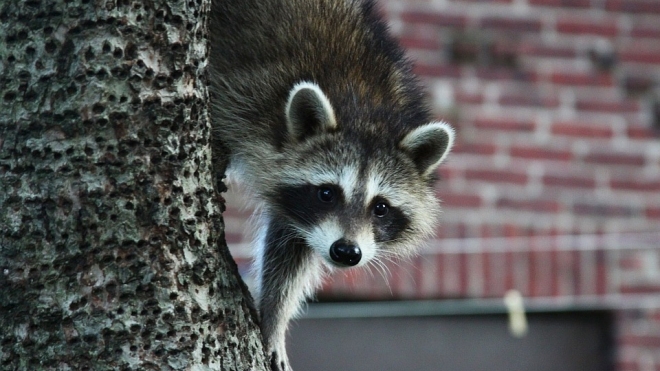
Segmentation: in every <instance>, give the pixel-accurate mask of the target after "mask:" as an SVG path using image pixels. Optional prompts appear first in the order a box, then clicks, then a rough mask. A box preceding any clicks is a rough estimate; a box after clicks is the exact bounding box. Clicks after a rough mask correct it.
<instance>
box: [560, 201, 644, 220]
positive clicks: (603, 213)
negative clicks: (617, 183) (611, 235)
mask: <svg viewBox="0 0 660 371" xmlns="http://www.w3.org/2000/svg"><path fill="white" fill-rule="evenodd" d="M573 212H574V213H575V214H578V215H593V216H598V217H603V218H607V217H624V218H627V217H631V216H634V215H636V214H638V211H637V210H635V209H633V208H632V207H628V206H615V205H604V204H592V203H589V204H586V203H576V204H575V205H573Z"/></svg>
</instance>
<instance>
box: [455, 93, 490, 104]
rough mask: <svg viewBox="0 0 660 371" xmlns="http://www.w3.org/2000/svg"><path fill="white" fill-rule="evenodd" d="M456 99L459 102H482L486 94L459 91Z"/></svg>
mask: <svg viewBox="0 0 660 371" xmlns="http://www.w3.org/2000/svg"><path fill="white" fill-rule="evenodd" d="M454 99H455V100H456V102H457V103H459V104H482V103H483V102H484V96H483V95H482V94H481V93H480V92H477V93H467V92H461V91H459V92H457V93H456V95H455V96H454Z"/></svg>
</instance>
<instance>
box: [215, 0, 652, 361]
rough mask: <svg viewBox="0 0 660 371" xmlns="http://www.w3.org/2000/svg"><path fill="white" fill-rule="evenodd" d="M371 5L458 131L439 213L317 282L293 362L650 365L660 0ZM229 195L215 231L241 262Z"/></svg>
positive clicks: (238, 222) (243, 242) (449, 0)
mask: <svg viewBox="0 0 660 371" xmlns="http://www.w3.org/2000/svg"><path fill="white" fill-rule="evenodd" d="M381 7H382V9H383V13H384V14H385V15H386V17H387V18H388V21H389V23H390V25H391V28H392V30H393V32H394V33H395V34H396V36H397V37H398V38H399V39H400V41H401V43H402V44H403V46H404V47H405V48H406V49H407V51H408V55H409V57H410V58H411V59H413V60H414V62H415V71H416V73H417V74H419V76H420V78H421V80H422V82H423V83H424V85H425V86H426V87H427V90H428V92H429V97H430V99H431V101H432V103H433V107H434V112H435V113H436V114H437V117H438V118H441V119H444V120H446V121H449V122H450V123H452V124H453V125H454V126H455V127H456V128H457V133H458V144H457V146H456V148H455V150H454V151H453V154H452V155H451V156H450V157H449V160H448V162H447V163H446V164H444V165H443V166H441V169H440V178H441V180H440V182H439V183H438V187H437V192H438V195H439V197H440V198H441V199H442V200H443V205H444V213H443V215H442V219H441V225H440V227H439V229H438V231H437V232H438V233H437V238H436V239H434V240H433V241H431V242H430V243H429V244H428V246H427V247H426V248H425V249H424V250H423V251H422V254H421V255H420V256H419V257H416V258H413V259H411V260H409V261H404V262H401V263H400V264H397V265H394V264H389V265H388V270H389V272H387V274H385V276H386V277H387V279H384V278H383V275H381V273H380V272H378V271H357V270H356V271H351V272H350V273H339V274H336V275H335V276H334V277H333V278H332V280H330V281H328V282H327V283H326V285H325V286H324V288H323V289H322V291H321V292H320V293H319V294H318V303H312V304H310V305H309V308H308V310H307V312H306V315H305V316H303V318H302V319H299V320H298V321H297V322H296V323H294V324H293V326H292V329H291V334H290V340H289V347H290V352H291V357H292V363H293V367H294V369H297V370H312V369H313V370H326V369H327V370H446V371H460V370H472V371H475V370H477V371H478V370H489V371H495V370H534V371H539V370H561V371H566V370H581V371H586V370H612V371H658V370H660V1H659V0H491V1H487V0H427V1H422V0H416V1H415V0H409V1H401V0H381ZM235 197H236V196H235V195H234V194H232V193H230V194H229V196H228V197H227V206H228V211H227V212H226V213H225V222H226V226H227V231H226V236H227V240H228V242H229V244H230V247H231V248H232V252H233V253H234V256H235V257H236V259H237V262H238V264H239V267H240V269H241V271H242V272H247V271H248V265H249V254H250V249H249V242H250V235H249V234H248V233H247V232H246V229H245V225H246V224H245V221H246V219H247V217H248V216H249V214H250V213H249V211H248V210H240V209H237V207H239V205H240V201H237V200H236V198H235ZM512 289H513V290H518V291H519V292H520V293H521V294H522V295H523V298H524V304H525V308H526V313H527V320H528V323H529V327H528V329H527V331H526V332H524V331H523V332H519V333H518V334H517V336H513V335H514V334H512V333H511V331H509V329H508V326H509V325H508V319H507V318H508V317H507V306H506V305H505V304H504V301H503V297H504V295H505V293H506V292H507V291H508V290H512Z"/></svg>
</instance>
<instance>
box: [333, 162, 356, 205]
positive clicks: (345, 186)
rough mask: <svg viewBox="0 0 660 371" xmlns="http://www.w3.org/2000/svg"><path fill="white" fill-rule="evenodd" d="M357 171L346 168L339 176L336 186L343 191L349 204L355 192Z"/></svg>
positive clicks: (352, 168) (349, 167)
mask: <svg viewBox="0 0 660 371" xmlns="http://www.w3.org/2000/svg"><path fill="white" fill-rule="evenodd" d="M358 182H359V179H358V169H357V168H355V167H352V166H346V167H345V168H343V169H342V171H341V173H340V174H339V179H338V182H337V183H338V184H339V186H340V187H341V189H342V190H343V191H344V196H345V197H346V201H347V202H350V200H351V198H352V197H353V195H354V194H355V192H356V189H357V187H358Z"/></svg>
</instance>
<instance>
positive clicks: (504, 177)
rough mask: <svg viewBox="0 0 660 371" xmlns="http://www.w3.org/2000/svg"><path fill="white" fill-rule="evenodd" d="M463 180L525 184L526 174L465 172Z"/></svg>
mask: <svg viewBox="0 0 660 371" xmlns="http://www.w3.org/2000/svg"><path fill="white" fill-rule="evenodd" d="M465 178H466V179H468V180H479V181H486V182H495V183H512V184H520V185H523V184H526V183H527V174H522V173H515V172H512V171H506V170H466V171H465Z"/></svg>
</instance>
